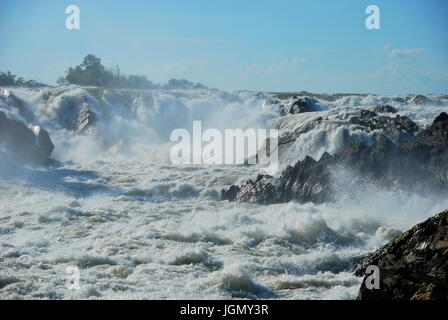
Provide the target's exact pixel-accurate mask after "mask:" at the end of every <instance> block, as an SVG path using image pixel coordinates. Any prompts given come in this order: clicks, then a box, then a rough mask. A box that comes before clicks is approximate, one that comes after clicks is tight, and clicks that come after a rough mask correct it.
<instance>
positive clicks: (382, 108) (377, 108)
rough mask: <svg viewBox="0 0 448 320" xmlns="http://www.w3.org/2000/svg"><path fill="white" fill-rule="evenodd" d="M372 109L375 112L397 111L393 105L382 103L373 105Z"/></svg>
mask: <svg viewBox="0 0 448 320" xmlns="http://www.w3.org/2000/svg"><path fill="white" fill-rule="evenodd" d="M372 111H373V112H376V113H397V109H395V108H394V107H392V106H389V105H383V104H380V105H378V106H375V107H373V110H372Z"/></svg>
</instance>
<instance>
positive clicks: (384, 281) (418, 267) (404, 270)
mask: <svg viewBox="0 0 448 320" xmlns="http://www.w3.org/2000/svg"><path fill="white" fill-rule="evenodd" d="M369 265H375V266H377V267H378V268H379V270H380V275H379V279H380V281H379V283H380V288H379V289H367V287H366V285H365V283H366V279H367V277H368V276H365V278H364V281H363V283H362V285H361V288H360V290H359V294H358V299H359V300H430V299H444V300H447V299H448V210H447V211H444V212H441V213H439V214H437V215H436V216H434V217H432V218H429V219H428V220H426V221H425V222H422V223H420V224H418V225H416V226H414V227H413V228H411V229H410V230H408V231H407V232H405V233H403V234H402V235H400V236H398V237H397V238H395V239H394V240H392V241H391V242H389V243H388V244H386V245H385V246H384V247H382V248H381V249H379V250H377V251H376V252H374V253H373V254H371V255H370V256H368V257H367V258H365V259H364V260H363V261H362V262H361V263H359V264H358V266H357V268H356V270H355V274H357V275H358V276H362V275H365V274H364V272H365V270H366V268H367V266H369Z"/></svg>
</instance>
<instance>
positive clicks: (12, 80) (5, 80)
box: [0, 71, 48, 88]
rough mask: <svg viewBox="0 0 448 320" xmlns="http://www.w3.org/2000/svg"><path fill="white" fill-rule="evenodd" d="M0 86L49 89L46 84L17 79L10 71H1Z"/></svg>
mask: <svg viewBox="0 0 448 320" xmlns="http://www.w3.org/2000/svg"><path fill="white" fill-rule="evenodd" d="M0 86H21V87H33V88H34V87H48V85H46V84H44V83H40V82H37V81H34V80H25V79H24V78H22V77H17V76H16V75H14V74H12V73H11V72H10V71H7V72H1V71H0Z"/></svg>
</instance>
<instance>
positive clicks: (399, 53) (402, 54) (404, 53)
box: [387, 48, 425, 58]
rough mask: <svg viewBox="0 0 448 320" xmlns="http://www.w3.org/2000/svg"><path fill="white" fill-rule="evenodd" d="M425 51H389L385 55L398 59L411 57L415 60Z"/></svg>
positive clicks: (406, 49)
mask: <svg viewBox="0 0 448 320" xmlns="http://www.w3.org/2000/svg"><path fill="white" fill-rule="evenodd" d="M424 51H425V49H423V48H404V49H391V50H390V51H389V53H388V54H387V55H388V56H389V57H391V58H393V57H398V58H400V57H401V58H405V57H411V58H415V57H416V56H418V55H419V54H420V53H422V52H424Z"/></svg>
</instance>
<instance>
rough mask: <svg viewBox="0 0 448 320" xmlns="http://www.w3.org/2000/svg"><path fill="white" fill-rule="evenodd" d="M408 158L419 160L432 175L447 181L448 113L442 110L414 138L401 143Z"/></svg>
mask: <svg viewBox="0 0 448 320" xmlns="http://www.w3.org/2000/svg"><path fill="white" fill-rule="evenodd" d="M402 148H403V149H404V150H405V151H406V152H407V153H408V154H409V156H408V158H410V159H415V161H419V162H420V163H422V164H423V165H424V167H426V168H427V169H428V170H429V171H430V172H431V173H432V174H433V175H435V176H437V177H438V178H440V179H441V180H443V181H444V182H446V183H448V114H446V113H445V112H442V113H441V114H440V115H439V116H437V117H436V119H435V120H434V122H433V124H432V125H431V126H429V127H428V128H426V129H425V130H423V131H421V132H419V133H418V134H417V136H416V137H415V139H412V140H409V141H407V142H405V143H404V144H402Z"/></svg>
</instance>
